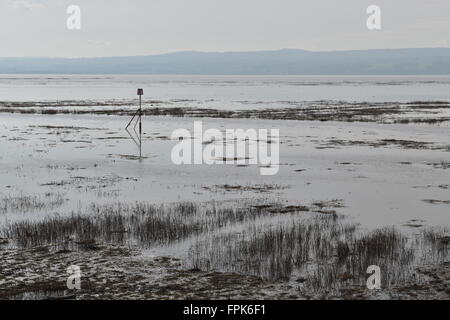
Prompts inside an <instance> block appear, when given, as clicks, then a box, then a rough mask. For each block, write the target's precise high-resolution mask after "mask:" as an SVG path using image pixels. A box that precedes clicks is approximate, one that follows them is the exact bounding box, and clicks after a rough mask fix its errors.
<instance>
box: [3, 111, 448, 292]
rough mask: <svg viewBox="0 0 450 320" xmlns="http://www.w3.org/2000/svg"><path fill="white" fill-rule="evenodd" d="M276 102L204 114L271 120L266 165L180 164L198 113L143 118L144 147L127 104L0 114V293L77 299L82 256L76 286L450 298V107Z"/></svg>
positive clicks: (256, 124)
mask: <svg viewBox="0 0 450 320" xmlns="http://www.w3.org/2000/svg"><path fill="white" fill-rule="evenodd" d="M433 106H434V105H433ZM428 107H429V109H433V108H430V106H429V105H428ZM439 107H442V106H441V105H439ZM413 109H414V108H412V109H408V112H407V114H410V112H412V111H411V110H413ZM439 109H442V108H439ZM444 109H445V108H444ZM24 110H25V109H24ZM297 111H298V110H297ZM297 111H296V112H297ZM361 112H363V111H361ZM364 112H365V111H364ZM277 114H278V115H277V116H276V117H271V118H269V119H239V118H240V117H230V118H228V119H227V117H225V118H223V119H222V118H221V119H217V118H214V117H213V118H209V117H208V118H202V120H203V122H204V126H206V127H211V128H218V129H220V130H222V129H224V128H244V129H246V128H279V129H280V134H281V137H280V163H279V165H280V171H279V173H278V174H277V175H275V176H261V175H259V167H258V166H257V165H245V166H242V165H237V164H225V165H213V166H208V165H186V166H176V165H174V164H173V163H172V162H171V159H170V151H171V148H172V147H173V146H174V145H175V144H176V143H177V141H174V140H172V139H171V138H170V137H171V133H172V131H173V130H175V129H177V128H192V126H193V121H194V120H198V119H199V118H195V119H194V118H189V117H186V116H189V115H190V116H192V114H183V117H167V116H164V117H162V116H148V117H146V118H145V122H144V136H143V149H142V152H143V157H142V158H140V157H139V153H138V150H137V147H136V145H135V144H134V143H133V141H132V139H131V138H130V137H129V135H128V134H127V133H126V132H125V131H124V130H123V127H124V125H125V124H126V123H125V122H126V117H121V116H112V115H110V116H107V115H105V114H100V115H91V114H82V115H80V114H72V113H68V114H55V115H53V114H43V115H42V114H39V115H37V114H30V115H28V114H25V112H24V113H20V114H17V113H16V114H14V113H2V114H0V118H1V120H2V121H1V126H0V137H1V143H2V154H1V155H0V158H1V162H2V164H3V166H2V168H1V169H0V179H1V180H0V181H1V182H0V183H1V191H0V238H1V239H0V248H1V250H0V254H2V262H1V269H0V296H1V297H2V298H7V299H17V298H19V299H20V298H30V299H31V298H33V297H34V298H37V299H38V298H58V297H60V298H61V297H62V298H64V297H67V298H71V297H72V293H70V292H65V291H66V288H65V279H66V277H67V274H66V268H67V267H68V266H69V265H71V264H77V265H79V266H80V267H81V268H82V270H83V272H85V273H86V275H85V276H84V277H83V279H84V281H85V287H84V288H83V291H82V292H78V293H77V294H76V298H79V299H90V298H92V299H95V298H104V299H108V298H120V299H121V298H142V299H151V298H176V299H183V298H209V297H211V298H214V297H217V298H229V297H233V298H235V297H241V298H264V297H267V298H279V299H283V298H284V299H285V298H296V299H301V298H323V297H328V298H388V297H390V298H400V297H409V298H413V297H417V298H448V297H449V292H448V283H449V282H448V281H449V274H448V267H449V266H448V262H449V253H448V249H449V244H450V241H449V239H450V238H449V237H450V234H449V222H450V221H449V216H448V212H449V208H450V207H449V203H450V202H449V201H450V197H449V194H448V188H447V186H448V185H449V184H450V174H449V171H448V164H449V163H450V153H449V150H450V149H449V148H450V136H449V130H448V129H449V127H448V122H446V121H445V120H442V121H433V122H431V121H428V123H420V121H408V122H409V123H406V121H402V122H398V121H386V119H387V118H386V119H384V120H382V121H381V120H380V119H382V118H383V117H385V116H386V114H384V115H383V117H381V118H380V117H378V118H373V119H378V120H380V121H378V120H376V121H363V122H361V121H355V122H347V121H327V122H323V121H298V120H299V119H296V118H292V117H291V116H290V115H289V114H291V113H288V116H286V117H285V118H283V117H280V116H279V115H280V114H282V112H281V113H277ZM402 114H403V111H402ZM386 117H387V116H386ZM243 118H245V117H243ZM259 118H263V117H262V116H261V117H259ZM440 118H441V119H442V117H441V116H440ZM280 119H287V120H280ZM345 119H346V120H348V117H347V118H345ZM345 119H344V118H343V119H341V120H345ZM390 119H391V120H392V119H395V117H391V118H390ZM314 120H317V119H316V118H314ZM319 120H320V119H319ZM359 120H361V119H359ZM369 265H378V266H380V268H381V269H382V274H383V275H384V276H383V277H382V287H383V290H381V291H380V292H371V291H368V290H367V289H366V288H365V279H366V278H367V275H366V269H367V267H368V266H369ZM186 283H189V292H186V290H185V289H183V288H186V287H187V286H186ZM135 288H138V290H134V289H135ZM446 290H447V291H446Z"/></svg>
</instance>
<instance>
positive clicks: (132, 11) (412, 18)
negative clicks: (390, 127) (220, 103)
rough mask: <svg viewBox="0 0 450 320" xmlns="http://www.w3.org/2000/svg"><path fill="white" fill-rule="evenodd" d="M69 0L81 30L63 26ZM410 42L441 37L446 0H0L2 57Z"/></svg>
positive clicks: (446, 36) (449, 41) (449, 31)
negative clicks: (378, 22) (375, 26)
mask: <svg viewBox="0 0 450 320" xmlns="http://www.w3.org/2000/svg"><path fill="white" fill-rule="evenodd" d="M371 4H376V5H378V6H380V7H381V14H382V30H380V31H369V30H368V29H367V27H366V19H367V14H366V9H367V7H368V6H369V5H371ZM69 5H78V6H80V8H81V14H82V16H81V18H82V28H81V30H75V31H74V30H72V31H70V30H68V29H67V27H66V20H67V18H68V16H69V15H68V14H66V9H67V7H68V6H69ZM410 47H450V0H369V1H367V0H69V1H67V0H0V56H1V57H19V56H20V57H22V56H50V57H92V56H121V55H149V54H159V53H166V52H173V51H184V50H198V51H254V50H272V49H281V48H299V49H306V50H348V49H372V48H410Z"/></svg>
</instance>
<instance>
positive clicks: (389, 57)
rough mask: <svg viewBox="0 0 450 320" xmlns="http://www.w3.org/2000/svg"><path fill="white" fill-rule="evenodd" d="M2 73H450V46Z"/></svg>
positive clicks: (35, 61) (150, 59)
mask: <svg viewBox="0 0 450 320" xmlns="http://www.w3.org/2000/svg"><path fill="white" fill-rule="evenodd" d="M0 73H3V74H5V73H12V74H14V73H16V74H18V73H24V74H46V73H50V74H203V75H412V74H417V75H425V74H434V75H449V74H450V48H423V49H381V50H355V51H305V50H297V49H282V50H276V51H254V52H196V51H183V52H176V53H169V54H161V55H151V56H136V57H102V58H71V59H69V58H0Z"/></svg>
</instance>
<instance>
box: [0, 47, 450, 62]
mask: <svg viewBox="0 0 450 320" xmlns="http://www.w3.org/2000/svg"><path fill="white" fill-rule="evenodd" d="M421 49H422V50H426V49H450V47H401V48H373V49H351V50H348V49H346V50H340V49H336V50H307V49H301V48H280V49H261V50H229V51H201V50H179V51H168V52H165V53H154V54H151V53H149V54H144V55H118V56H77V57H68V56H15V57H11V56H7V57H1V56H0V59H101V58H132V57H152V56H164V55H170V54H178V53H205V54H214V53H219V54H221V53H258V52H279V51H288V50H291V51H304V52H311V53H327V52H330V53H332V52H364V51H389V50H421Z"/></svg>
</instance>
